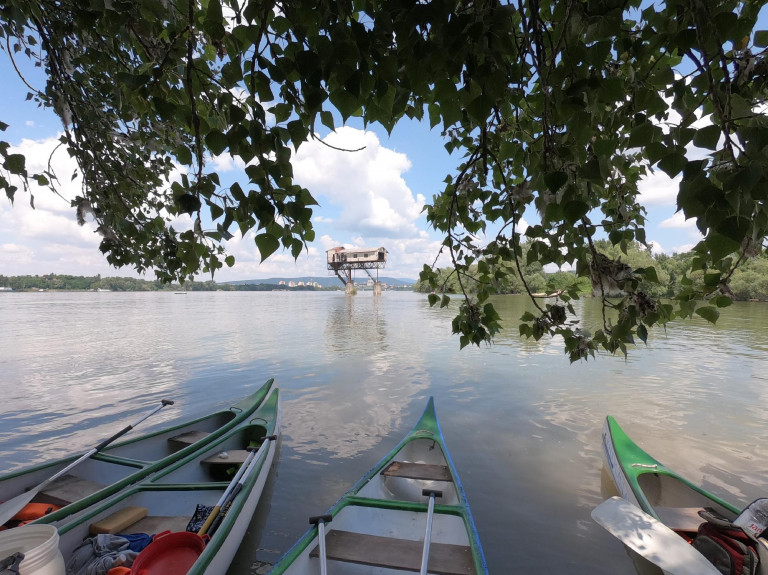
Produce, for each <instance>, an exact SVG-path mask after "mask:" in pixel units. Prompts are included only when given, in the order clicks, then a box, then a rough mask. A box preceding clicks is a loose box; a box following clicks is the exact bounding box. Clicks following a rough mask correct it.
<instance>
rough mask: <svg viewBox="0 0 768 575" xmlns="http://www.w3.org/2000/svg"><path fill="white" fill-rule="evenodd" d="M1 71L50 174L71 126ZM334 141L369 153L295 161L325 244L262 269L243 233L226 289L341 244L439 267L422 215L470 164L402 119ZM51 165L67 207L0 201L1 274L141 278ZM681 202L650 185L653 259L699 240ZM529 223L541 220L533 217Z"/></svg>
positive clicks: (645, 187)
mask: <svg viewBox="0 0 768 575" xmlns="http://www.w3.org/2000/svg"><path fill="white" fill-rule="evenodd" d="M24 72H25V74H26V75H27V76H26V77H27V80H28V81H30V83H32V84H33V85H35V86H38V87H42V86H43V80H42V78H41V77H40V75H39V71H36V70H32V71H30V70H27V69H25V71H24ZM0 74H2V76H0V77H2V78H3V79H4V80H3V90H2V95H0V102H1V103H2V108H0V109H1V110H2V111H1V112H0V121H2V122H5V123H7V124H9V125H10V127H9V128H8V130H7V131H6V132H5V133H4V134H3V136H4V138H3V139H7V140H8V141H10V142H11V144H12V145H13V146H15V147H16V148H17V150H18V151H20V152H22V153H24V154H25V155H26V156H27V163H28V167H30V168H32V169H34V167H35V165H37V166H39V167H43V166H45V165H46V164H47V162H48V159H49V157H51V153H52V151H53V149H54V148H55V146H56V139H57V137H58V135H59V134H60V132H61V130H62V126H61V123H60V121H59V120H58V118H57V117H56V116H55V115H54V114H53V113H52V112H50V111H48V110H44V109H40V108H38V107H37V106H36V105H35V104H34V103H33V102H31V101H26V95H27V92H28V90H27V88H26V86H24V84H23V83H22V81H21V80H20V79H19V78H18V76H17V75H16V73H15V71H14V70H13V68H12V66H11V63H10V60H9V58H8V55H7V54H6V53H5V52H4V51H0ZM325 138H326V140H327V141H328V142H329V143H331V144H333V145H334V146H336V147H341V148H345V149H355V148H359V147H362V146H365V150H363V151H362V152H357V153H346V152H338V151H334V150H332V149H330V148H328V147H327V146H323V145H321V144H319V143H317V142H308V143H307V144H304V145H302V146H301V148H300V149H299V151H298V153H297V155H296V159H295V163H294V171H295V176H296V179H297V181H298V183H300V184H302V185H304V186H305V187H307V188H308V189H310V191H311V192H312V193H313V195H314V196H315V198H316V199H317V200H318V202H319V203H320V206H319V207H317V208H316V209H315V213H314V217H313V224H314V227H315V231H316V240H315V241H314V242H313V243H312V244H311V245H310V246H309V249H308V250H307V252H305V253H304V254H302V256H300V257H299V259H298V260H297V261H294V259H293V257H292V256H291V255H290V253H283V252H276V253H275V254H274V255H273V256H271V257H270V258H269V259H268V260H267V261H266V262H264V263H263V264H259V255H258V252H257V250H256V247H255V244H254V242H253V236H252V234H251V235H247V236H246V237H244V238H243V237H240V236H237V237H236V238H235V239H233V240H231V241H230V242H229V243H228V245H227V250H228V252H229V253H231V254H233V255H235V257H236V259H237V263H236V264H235V266H234V267H233V268H226V267H225V268H224V269H222V270H220V271H219V272H217V274H216V277H215V279H216V280H217V281H227V280H236V279H252V278H267V277H275V276H282V277H295V276H319V275H327V273H328V272H327V271H326V269H325V268H326V266H325V250H327V249H329V248H331V247H334V246H338V245H344V246H346V247H377V246H384V247H386V248H387V250H388V251H389V256H388V263H387V268H386V270H385V271H384V272H382V275H386V276H392V277H399V278H410V279H415V278H417V277H418V273H419V271H420V270H421V268H422V266H423V265H424V264H425V263H429V264H431V263H432V262H434V261H435V258H436V256H437V254H438V252H439V250H440V243H441V241H442V239H443V238H442V237H441V236H440V235H439V234H437V233H435V232H434V230H431V229H430V228H429V227H428V225H427V222H426V218H425V217H424V214H423V213H422V207H423V205H424V204H425V203H426V202H429V201H431V198H432V196H433V195H434V194H436V193H438V192H439V191H440V190H441V189H442V187H443V184H442V182H443V180H444V178H445V176H446V175H447V174H449V173H452V169H453V168H454V167H455V166H456V165H458V163H459V162H460V158H458V157H456V156H453V157H452V156H450V155H449V154H448V153H447V152H446V150H445V148H444V147H443V141H442V138H441V136H440V131H439V129H438V128H436V129H434V130H430V129H429V127H428V124H426V123H423V124H422V123H418V122H403V123H401V124H399V125H398V126H397V127H396V128H395V129H394V131H393V132H392V134H391V135H390V134H387V133H386V131H385V130H383V129H381V128H378V127H376V126H374V127H370V128H369V129H368V131H363V130H361V129H359V128H356V127H353V126H347V127H343V128H341V129H339V130H338V131H337V132H336V133H333V134H328V135H327V136H326V137H325ZM212 161H213V162H215V163H216V165H217V167H218V169H219V170H220V172H221V175H222V177H223V178H224V179H225V180H226V179H229V178H231V179H232V180H234V179H235V178H237V177H238V174H239V170H241V169H242V165H240V166H238V165H235V164H234V163H233V162H232V161H231V159H230V158H229V157H228V156H226V155H225V156H222V157H219V158H215V159H213V160H212ZM52 163H53V166H54V169H55V170H56V171H57V172H58V173H60V179H61V181H62V182H64V194H63V195H64V196H65V198H67V199H62V198H60V197H57V196H54V195H52V194H51V193H50V192H48V191H46V190H43V189H40V190H38V191H37V193H36V194H35V207H36V209H34V210H33V209H31V208H30V206H29V202H28V197H26V196H25V195H24V194H22V193H18V194H17V199H16V202H15V204H14V205H13V206H12V205H11V204H10V203H9V202H8V201H7V200H6V199H5V198H4V197H2V198H0V275H27V274H31V275H42V274H48V273H57V274H72V275H95V274H97V273H100V274H102V275H103V276H136V275H137V274H136V273H135V272H134V271H133V270H131V269H129V268H121V269H116V268H113V267H111V266H109V265H108V264H107V263H106V261H105V260H104V258H103V256H102V254H101V252H100V251H99V250H98V245H99V242H100V238H99V236H98V235H97V234H96V233H95V231H94V227H95V226H89V225H86V226H84V227H80V226H78V225H77V223H76V221H75V212H74V211H73V210H72V209H71V208H70V207H69V202H68V199H69V198H70V197H72V196H74V195H75V194H76V193H77V191H78V186H79V183H78V180H74V181H72V182H69V175H70V174H71V173H72V172H73V171H74V169H75V165H74V164H73V163H72V162H71V161H70V160H69V158H68V157H67V154H66V152H64V150H63V149H59V151H58V152H56V153H55V154H54V155H53V156H52ZM676 195H677V182H676V181H672V180H670V179H669V178H668V177H667V176H666V175H664V174H663V173H661V172H659V173H656V174H654V175H653V176H651V177H649V178H647V179H646V180H645V181H644V182H643V183H642V185H641V203H643V204H644V205H645V206H646V208H647V210H648V225H647V238H648V240H649V241H650V242H652V245H653V250H654V251H657V252H661V251H663V252H666V253H670V254H671V253H673V252H679V251H687V250H688V249H690V248H691V247H692V246H693V245H695V244H696V242H697V241H698V240H699V239H700V235H699V234H698V231H697V230H696V227H695V225H694V224H693V221H685V220H684V219H683V218H682V215H681V214H675V198H676ZM526 217H527V219H528V221H533V217H535V216H533V215H530V216H528V215H527V216H526ZM179 225H180V226H182V227H183V225H184V224H183V223H180V224H179ZM441 263H442V264H443V265H447V262H446V261H442V262H441ZM148 279H151V277H148ZM197 279H201V280H204V279H209V278H207V277H199V278H197Z"/></svg>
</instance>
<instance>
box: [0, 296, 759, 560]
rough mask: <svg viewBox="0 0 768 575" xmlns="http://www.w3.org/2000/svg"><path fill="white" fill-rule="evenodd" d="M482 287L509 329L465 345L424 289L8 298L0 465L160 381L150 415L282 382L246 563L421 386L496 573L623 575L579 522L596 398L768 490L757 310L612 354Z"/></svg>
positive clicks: (596, 480) (690, 466)
mask: <svg viewBox="0 0 768 575" xmlns="http://www.w3.org/2000/svg"><path fill="white" fill-rule="evenodd" d="M494 303H495V304H496V306H497V310H498V311H499V313H500V314H501V316H502V322H503V325H504V326H505V328H506V329H505V331H504V332H502V334H500V335H499V337H498V338H497V339H496V342H495V344H494V345H493V346H490V347H489V346H481V347H479V348H477V347H467V348H465V349H464V350H461V351H459V342H458V338H457V337H456V336H454V335H452V334H451V319H452V317H453V315H454V314H455V312H456V309H457V305H458V304H457V302H456V301H454V302H452V304H451V305H450V306H449V307H448V308H442V309H441V308H431V307H429V305H428V303H427V301H426V297H425V296H424V295H419V294H408V293H394V292H385V293H384V294H383V295H382V296H381V297H378V298H374V297H373V296H372V294H371V293H370V292H361V293H359V294H358V295H357V296H354V297H347V296H345V295H343V294H341V293H327V292H324V293H291V294H289V293H284V292H271V293H270V292H267V293H255V292H238V293H234V292H233V293H225V292H221V293H193V292H190V293H189V294H187V295H186V296H184V297H178V296H174V295H173V294H165V293H161V294H120V293H105V294H58V293H52V292H48V293H45V294H15V293H14V294H3V295H1V296H0V317H2V319H3V329H2V330H0V349H2V350H3V351H2V354H0V394H2V396H3V402H2V404H1V405H0V468H2V469H5V470H10V469H13V468H17V467H19V466H21V465H27V464H29V463H31V462H33V461H42V460H45V459H47V458H49V457H55V456H57V455H63V454H65V453H70V452H72V451H74V450H76V449H80V448H85V447H90V446H91V445H93V444H94V443H95V441H94V438H101V437H106V436H108V435H110V434H112V433H114V431H116V430H117V428H119V427H121V426H122V425H123V424H125V423H126V422H128V421H131V420H133V419H135V418H136V417H137V416H138V415H139V414H140V413H144V412H146V411H147V409H148V408H151V407H152V406H153V405H154V404H155V402H157V401H159V400H160V399H161V398H162V397H166V396H167V397H170V398H171V399H175V400H177V404H176V405H175V406H173V408H172V409H168V408H167V410H163V411H162V412H160V413H159V414H157V415H156V416H155V417H153V419H152V420H150V421H148V422H146V423H145V424H142V429H144V430H146V429H150V428H151V427H153V426H155V425H157V424H160V423H161V422H163V421H168V420H171V419H176V418H182V417H186V416H188V415H192V414H199V413H202V412H207V411H210V410H211V409H212V408H214V407H220V406H224V407H226V406H227V405H231V404H232V403H233V402H234V401H237V399H239V398H240V397H242V396H243V395H245V394H246V393H248V392H250V391H252V390H253V389H255V387H257V386H258V385H260V384H261V383H263V381H264V380H266V379H267V378H268V377H275V378H276V380H277V382H278V385H279V386H280V388H281V390H282V398H283V422H284V435H283V442H282V448H281V458H282V461H281V462H280V465H279V469H278V476H279V477H278V478H277V479H276V481H275V486H274V493H273V496H272V506H271V508H270V510H269V517H268V518H267V520H266V523H265V527H264V534H263V536H262V538H261V544H260V546H259V549H258V550H257V551H256V552H255V553H256V558H257V559H260V560H270V559H271V560H274V559H276V556H278V555H279V554H280V553H282V552H283V551H285V550H286V549H287V548H288V547H289V546H290V545H291V544H292V542H293V541H294V539H295V538H296V537H298V536H299V535H300V534H301V533H302V532H303V531H304V529H305V526H306V518H307V516H309V515H312V514H318V513H321V512H323V511H324V510H325V509H326V508H327V507H328V506H329V505H330V504H332V503H333V501H335V500H336V498H338V496H339V495H341V494H342V493H343V492H344V491H346V489H348V488H349V486H350V485H351V484H352V483H354V482H355V481H356V480H357V479H358V478H359V477H360V475H362V473H364V472H365V471H366V470H367V469H368V468H369V467H370V466H371V465H373V463H375V462H376V461H377V460H378V459H379V458H380V457H381V456H382V455H383V453H384V452H386V451H387V450H388V449H389V448H391V447H393V446H394V444H395V443H396V442H397V441H398V440H399V439H400V438H401V437H402V436H403V434H404V433H405V431H406V430H407V429H408V428H410V426H411V425H412V424H413V423H414V422H415V420H416V419H417V418H418V415H419V413H420V412H421V410H422V409H423V407H424V405H425V403H426V398H427V397H428V396H429V395H434V396H435V397H436V404H437V410H438V414H439V416H440V421H441V425H442V427H443V431H444V433H445V435H446V440H447V442H448V445H449V447H450V450H451V453H452V455H453V459H454V461H455V462H456V464H457V466H458V468H459V471H460V473H461V476H462V479H463V481H464V486H465V488H466V491H467V494H468V497H469V499H470V502H471V504H472V510H473V513H474V515H475V520H476V522H477V526H478V529H479V531H480V536H481V538H482V540H483V541H484V545H485V549H486V555H487V557H488V561H489V565H490V568H491V572H492V573H505V572H507V570H508V566H509V565H510V564H515V565H516V567H517V570H518V571H520V572H522V573H528V572H538V571H552V572H555V573H560V572H565V571H567V572H568V573H571V574H576V575H580V574H587V573H589V574H590V575H592V574H594V573H605V574H606V575H607V574H608V573H611V574H622V573H624V574H632V573H635V570H634V566H633V564H632V562H631V561H629V560H628V559H627V557H626V554H625V552H624V549H623V547H622V546H621V545H620V544H619V543H617V542H616V541H615V540H614V539H613V538H612V537H611V536H610V535H608V534H607V533H605V532H604V531H603V530H602V528H600V527H599V526H597V525H596V524H595V523H594V522H592V520H591V519H590V517H589V512H590V511H591V509H592V508H593V507H594V506H595V505H597V504H598V503H599V502H600V501H601V499H602V495H601V493H600V473H601V468H602V462H601V456H600V429H601V427H602V423H603V420H604V418H605V416H606V415H607V414H611V415H614V416H615V417H616V418H617V420H618V421H619V423H620V424H621V425H622V426H623V427H624V428H625V430H626V431H627V432H628V433H629V434H630V436H632V437H633V438H635V440H636V441H637V442H638V443H639V444H640V445H641V446H642V447H643V448H645V449H646V450H647V451H648V452H649V453H651V454H653V455H654V456H655V457H657V458H658V459H659V460H660V461H663V462H664V463H666V464H668V465H670V466H671V467H673V468H674V469H675V470H676V471H678V472H679V473H681V474H683V475H684V476H686V477H688V478H689V479H690V480H692V481H694V482H696V483H699V484H701V485H704V486H705V487H706V488H708V489H710V490H712V491H713V492H715V493H716V494H718V495H720V496H722V497H724V498H726V499H729V500H732V501H735V502H739V503H742V504H744V503H748V502H749V501H750V500H751V499H754V498H756V497H758V496H760V495H766V493H768V480H766V479H765V478H766V476H768V474H767V473H766V463H765V462H766V461H768V447H766V446H767V445H768V441H766V440H767V439H768V431H767V430H768V414H766V412H765V410H764V408H763V406H764V405H765V404H766V400H767V399H768V396H767V394H768V388H766V385H765V384H766V378H768V360H767V359H766V357H765V353H764V352H765V350H766V349H768V330H766V329H765V326H766V324H767V323H768V306H766V305H765V304H757V303H752V304H734V305H733V306H732V307H730V308H727V309H725V310H723V315H722V316H721V318H720V320H719V321H718V324H717V326H715V327H712V326H710V325H709V324H707V323H706V322H704V321H703V320H695V321H692V322H674V323H671V324H670V325H669V326H667V329H666V331H664V330H662V329H657V330H653V331H652V333H651V337H650V338H649V344H648V346H642V345H641V346H638V347H636V348H633V349H631V350H630V355H629V357H628V358H626V359H624V358H623V357H610V356H601V357H600V358H599V359H598V360H597V361H592V360H590V361H588V362H582V363H577V364H573V365H571V364H570V363H569V361H568V358H567V356H566V355H565V354H564V352H563V349H562V342H561V341H558V340H552V339H549V338H543V339H542V340H540V341H539V342H535V341H533V340H521V339H520V338H519V337H518V336H517V328H516V325H517V322H518V321H519V318H520V316H521V315H522V314H523V313H524V312H525V311H526V310H530V309H531V304H530V303H529V302H528V301H527V300H526V299H525V298H521V297H500V298H495V299H494ZM575 307H576V310H577V312H578V314H579V317H580V318H581V321H582V322H583V324H584V326H585V327H586V328H588V329H595V328H596V327H599V326H600V325H601V324H602V310H601V307H600V305H599V302H598V301H596V300H592V299H587V300H583V301H580V302H576V303H575ZM553 540H556V541H558V545H557V546H556V548H553V546H552V545H551V541H553ZM595 557H600V558H601V559H600V561H599V562H596V560H595Z"/></svg>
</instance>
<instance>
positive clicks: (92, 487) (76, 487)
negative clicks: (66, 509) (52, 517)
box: [34, 475, 106, 506]
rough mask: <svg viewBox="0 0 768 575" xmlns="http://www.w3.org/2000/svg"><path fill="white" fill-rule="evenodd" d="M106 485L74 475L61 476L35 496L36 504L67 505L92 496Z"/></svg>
mask: <svg viewBox="0 0 768 575" xmlns="http://www.w3.org/2000/svg"><path fill="white" fill-rule="evenodd" d="M105 487H106V485H104V484H103V483H98V482H96V481H91V480H89V479H83V478H81V477H76V476H74V475H62V476H61V477H59V478H58V479H56V480H54V481H53V482H52V483H51V484H50V485H49V486H48V487H47V488H46V489H45V490H43V491H41V492H40V493H38V494H37V495H36V496H35V499H34V501H35V502H37V503H53V504H54V505H61V506H65V505H69V504H70V503H74V502H75V501H79V500H81V499H84V498H85V497H88V496H89V495H93V494H94V493H96V492H97V491H101V490H102V489H104V488H105Z"/></svg>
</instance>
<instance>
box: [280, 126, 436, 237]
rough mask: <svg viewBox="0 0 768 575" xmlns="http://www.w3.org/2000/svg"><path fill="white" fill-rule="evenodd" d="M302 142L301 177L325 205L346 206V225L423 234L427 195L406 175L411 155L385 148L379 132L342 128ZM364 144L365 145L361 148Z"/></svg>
mask: <svg viewBox="0 0 768 575" xmlns="http://www.w3.org/2000/svg"><path fill="white" fill-rule="evenodd" d="M323 141H324V142H325V143H327V144H329V145H330V146H334V147H335V148H341V149H344V150H359V151H354V152H353V151H349V152H347V151H339V150H338V149H333V148H330V147H328V146H325V145H323V144H322V143H320V142H317V141H312V140H311V141H309V142H307V143H306V144H304V145H302V146H301V147H300V148H299V150H298V152H297V153H296V157H295V160H294V162H293V166H294V174H295V177H296V181H297V182H298V183H299V184H301V185H302V186H305V187H306V188H308V189H309V190H310V191H311V192H312V194H313V195H314V196H315V197H316V198H317V199H318V201H320V203H321V204H325V203H329V204H332V205H334V206H337V207H339V208H340V210H341V211H340V214H339V217H338V219H337V220H336V224H337V226H338V227H339V228H340V229H344V230H346V231H349V232H352V233H359V234H362V235H364V236H374V237H385V238H408V237H413V236H415V235H417V234H418V232H419V228H418V226H417V225H416V223H415V222H416V220H417V219H418V218H420V217H421V210H422V208H423V207H424V203H425V199H424V196H423V195H422V194H416V195H414V194H413V192H412V191H411V190H410V189H409V188H408V186H407V184H406V182H405V180H404V178H403V176H402V174H404V173H405V172H406V171H408V170H409V169H410V168H411V162H410V161H409V160H408V158H407V156H406V155H405V154H401V153H398V152H394V151H392V150H390V149H388V148H385V147H384V146H382V145H381V143H380V142H379V138H378V136H376V134H374V133H373V132H364V131H361V130H357V129H355V128H350V127H342V128H339V129H338V130H337V131H336V132H334V133H331V134H329V135H328V136H327V137H326V138H324V140H323ZM360 148H364V149H362V150H361V149H360Z"/></svg>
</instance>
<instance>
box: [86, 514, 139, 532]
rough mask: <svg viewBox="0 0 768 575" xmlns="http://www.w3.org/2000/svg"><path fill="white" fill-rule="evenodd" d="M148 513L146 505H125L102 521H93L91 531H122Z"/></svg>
mask: <svg viewBox="0 0 768 575" xmlns="http://www.w3.org/2000/svg"><path fill="white" fill-rule="evenodd" d="M147 513H148V510H147V508H146V507H123V508H122V509H119V510H118V511H115V512H114V513H113V514H112V515H109V516H107V517H105V518H104V519H102V520H101V521H96V522H95V523H91V526H90V528H89V531H90V533H91V535H99V534H101V533H109V534H112V535H114V534H115V533H122V532H124V531H125V530H126V529H127V528H128V527H129V526H131V525H133V524H134V523H136V522H137V521H139V520H140V519H143V518H144V517H146V516H147Z"/></svg>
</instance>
